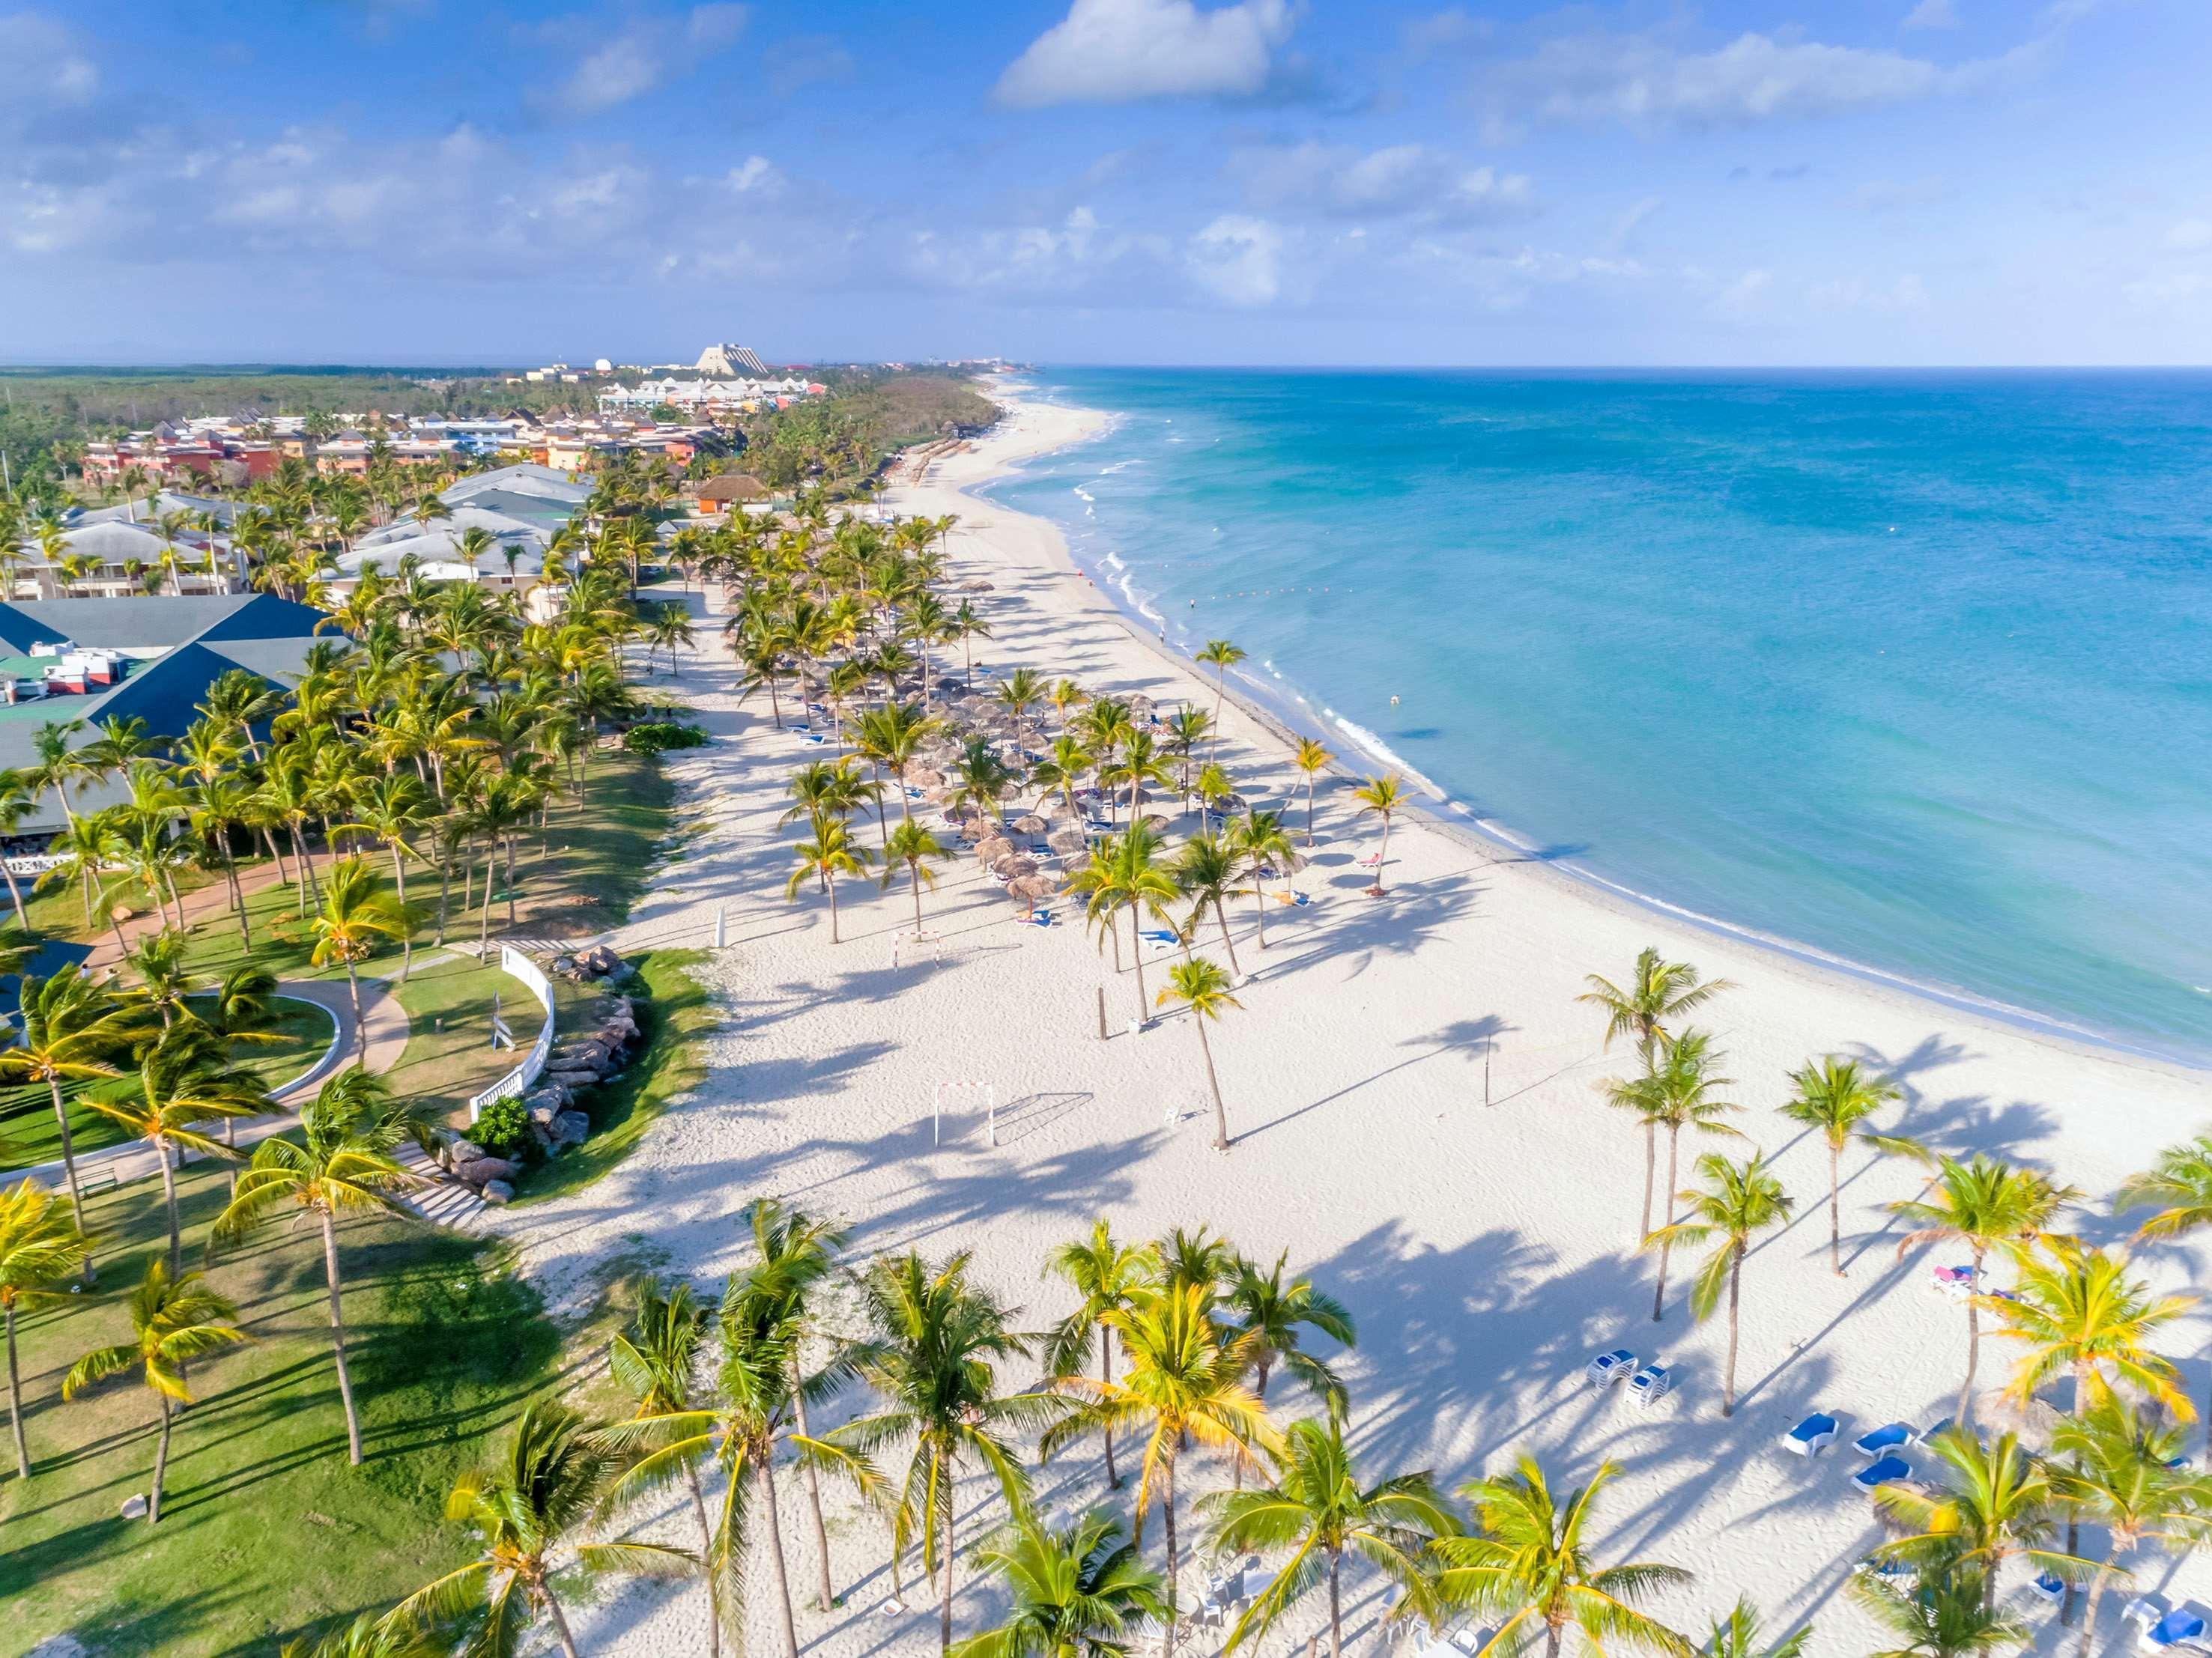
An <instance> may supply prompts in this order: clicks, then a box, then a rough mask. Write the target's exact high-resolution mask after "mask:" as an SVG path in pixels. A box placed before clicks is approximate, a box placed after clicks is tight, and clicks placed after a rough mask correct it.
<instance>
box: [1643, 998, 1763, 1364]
mask: <svg viewBox="0 0 2212 1658" xmlns="http://www.w3.org/2000/svg"><path fill="white" fill-rule="evenodd" d="M1719 1060H1720V1055H1719V1054H1717V1053H1715V1052H1714V1051H1713V1046H1712V1036H1711V1034H1710V1033H1709V1032H1706V1031H1703V1030H1685V1031H1684V1032H1683V1033H1682V1034H1681V1035H1679V1036H1677V1037H1675V1038H1674V1039H1673V1040H1672V1041H1671V1042H1668V1043H1667V1044H1666V1047H1665V1048H1664V1049H1663V1050H1662V1053H1661V1055H1660V1062H1659V1065H1658V1066H1657V1067H1656V1069H1655V1070H1652V1071H1650V1072H1647V1073H1646V1074H1645V1075H1644V1076H1642V1077H1639V1078H1637V1079H1636V1081H1635V1082H1633V1083H1630V1084H1617V1085H1616V1086H1615V1088H1614V1090H1613V1094H1614V1097H1615V1099H1616V1101H1617V1102H1623V1103H1629V1104H1632V1105H1633V1106H1634V1108H1635V1109H1636V1110H1637V1111H1638V1114H1640V1115H1642V1116H1643V1117H1644V1120H1645V1121H1647V1122H1649V1123H1650V1124H1652V1125H1654V1126H1655V1127H1663V1128H1665V1129H1666V1131H1667V1197H1666V1212H1667V1218H1666V1222H1665V1224H1663V1225H1662V1227H1661V1228H1660V1229H1659V1230H1657V1231H1656V1232H1654V1233H1651V1234H1650V1236H1649V1237H1647V1239H1646V1240H1645V1242H1647V1243H1648V1242H1650V1239H1651V1238H1656V1239H1658V1240H1659V1281H1658V1283H1657V1284H1655V1285H1654V1286H1653V1289H1652V1293H1651V1321H1652V1322H1653V1323H1654V1324H1656V1323H1657V1322H1658V1321H1659V1315H1660V1312H1661V1310H1662V1309H1663V1308H1664V1307H1665V1305H1666V1302H1667V1265H1668V1258H1669V1256H1670V1255H1671V1254H1673V1251H1674V1242H1673V1239H1672V1237H1671V1236H1670V1232H1671V1229H1672V1228H1673V1226H1674V1197H1675V1190H1674V1180H1675V1175H1674V1168H1675V1158H1676V1156H1677V1154H1678V1153H1679V1151H1680V1147H1681V1141H1682V1131H1683V1130H1684V1129H1685V1128H1694V1129H1697V1130H1698V1131H1699V1132H1700V1133H1706V1134H1729V1135H1734V1134H1735V1133H1736V1131H1735V1129H1733V1128H1731V1127H1729V1126H1728V1125H1727V1124H1726V1123H1724V1122H1723V1121H1721V1120H1720V1118H1721V1114H1722V1113H1723V1112H1724V1111H1736V1110H1741V1107H1740V1106H1737V1105H1735V1103H1733V1102H1730V1101H1728V1100H1723V1099H1720V1098H1717V1096H1715V1094H1714V1091H1713V1090H1716V1089H1721V1088H1726V1087H1728V1086H1729V1084H1730V1081H1731V1078H1727V1077H1717V1076H1715V1075H1714V1074H1713V1067H1714V1066H1715V1065H1717V1063H1718V1062H1719Z"/></svg>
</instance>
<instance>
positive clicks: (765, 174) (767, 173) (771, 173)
mask: <svg viewBox="0 0 2212 1658" xmlns="http://www.w3.org/2000/svg"><path fill="white" fill-rule="evenodd" d="M722 187H723V188H724V189H726V190H727V191H731V192H732V193H733V194H735V195H738V196H771V195H774V194H775V192H776V191H780V190H781V189H782V188H783V174H782V173H780V172H778V171H777V170H776V166H775V162H773V161H769V158H768V157H767V156H765V155H748V156H746V157H745V159H744V161H740V162H738V164H737V166H735V167H732V168H731V169H730V170H729V172H728V173H725V174H724V175H723V178H722Z"/></svg>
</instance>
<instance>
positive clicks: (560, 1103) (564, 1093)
mask: <svg viewBox="0 0 2212 1658" xmlns="http://www.w3.org/2000/svg"><path fill="white" fill-rule="evenodd" d="M544 1080H545V1079H544V1078H543V1077H541V1078H538V1081H539V1082H541V1083H544ZM522 1102H523V1104H524V1105H526V1106H527V1107H528V1108H530V1114H531V1115H532V1116H533V1117H534V1116H536V1115H537V1114H538V1112H540V1111H541V1110H543V1111H566V1110H567V1109H568V1107H569V1105H570V1103H571V1101H570V1098H569V1095H568V1090H567V1089H565V1088H562V1086H561V1085H560V1084H557V1083H554V1084H546V1085H545V1086H544V1087H541V1088H533V1089H532V1090H530V1091H529V1092H528V1093H527V1094H525V1095H524V1096H522Z"/></svg>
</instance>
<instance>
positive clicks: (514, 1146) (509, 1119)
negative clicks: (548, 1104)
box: [469, 1094, 530, 1157]
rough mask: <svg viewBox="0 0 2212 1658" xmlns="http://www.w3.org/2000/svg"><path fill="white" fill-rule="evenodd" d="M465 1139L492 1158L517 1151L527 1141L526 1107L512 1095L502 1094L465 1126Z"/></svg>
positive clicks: (525, 1145)
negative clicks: (466, 1137) (466, 1130)
mask: <svg viewBox="0 0 2212 1658" xmlns="http://www.w3.org/2000/svg"><path fill="white" fill-rule="evenodd" d="M469 1138H470V1139H472V1140H474V1141H475V1142H476V1143H477V1145H481V1146H482V1147H483V1149H484V1150H485V1151H489V1152H490V1153H491V1154H492V1156H494V1157H505V1156H506V1155H507V1153H508V1152H509V1151H521V1150H523V1149H525V1148H526V1147H527V1146H528V1145H529V1144H530V1108H529V1107H527V1106H526V1105H525V1104H523V1102H521V1101H520V1099H518V1098H516V1097H515V1096H513V1095H512V1094H503V1095H501V1096H500V1097H499V1098H498V1099H495V1100H494V1101H493V1102H491V1103H490V1104H489V1105H488V1106H486V1107H484V1108H483V1111H482V1113H480V1114H478V1116H477V1120H476V1121H475V1122H473V1123H471V1125H470V1126H469Z"/></svg>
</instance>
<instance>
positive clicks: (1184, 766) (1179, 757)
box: [1167, 702, 1213, 811]
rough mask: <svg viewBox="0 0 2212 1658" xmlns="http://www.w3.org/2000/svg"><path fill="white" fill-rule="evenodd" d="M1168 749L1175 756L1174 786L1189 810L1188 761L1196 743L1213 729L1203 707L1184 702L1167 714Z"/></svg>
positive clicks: (1196, 749)
mask: <svg viewBox="0 0 2212 1658" xmlns="http://www.w3.org/2000/svg"><path fill="white" fill-rule="evenodd" d="M1167 726H1168V751H1169V752H1170V754H1172V755H1174V756H1175V757H1176V788H1178V789H1179V790H1181V791H1182V795H1183V803H1182V807H1183V810H1184V811H1189V810H1190V761H1191V756H1193V755H1194V754H1195V753H1196V752H1197V751H1198V745H1199V744H1200V743H1203V742H1204V741H1206V733H1208V732H1211V731H1212V729H1213V718H1212V715H1210V714H1207V713H1206V710H1205V709H1204V708H1198V707H1196V706H1194V705H1193V704H1191V703H1188V702H1186V703H1185V704H1184V705H1183V706H1182V708H1177V709H1176V711H1175V712H1174V713H1173V714H1170V715H1169V716H1168V720H1167Z"/></svg>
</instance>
